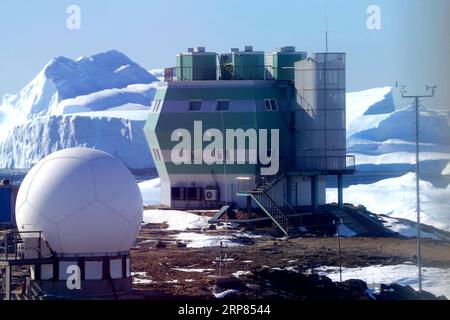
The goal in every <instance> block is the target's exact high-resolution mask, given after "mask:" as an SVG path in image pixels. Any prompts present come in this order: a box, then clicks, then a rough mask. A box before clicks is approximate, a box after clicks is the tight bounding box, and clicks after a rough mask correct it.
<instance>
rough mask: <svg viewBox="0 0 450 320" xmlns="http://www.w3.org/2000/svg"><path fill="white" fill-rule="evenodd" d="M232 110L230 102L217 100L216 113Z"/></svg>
mask: <svg viewBox="0 0 450 320" xmlns="http://www.w3.org/2000/svg"><path fill="white" fill-rule="evenodd" d="M228 110H230V100H217V102H216V111H228Z"/></svg>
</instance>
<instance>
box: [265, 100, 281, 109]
mask: <svg viewBox="0 0 450 320" xmlns="http://www.w3.org/2000/svg"><path fill="white" fill-rule="evenodd" d="M264 105H265V106H266V110H267V111H277V110H278V102H277V100H276V99H266V100H264Z"/></svg>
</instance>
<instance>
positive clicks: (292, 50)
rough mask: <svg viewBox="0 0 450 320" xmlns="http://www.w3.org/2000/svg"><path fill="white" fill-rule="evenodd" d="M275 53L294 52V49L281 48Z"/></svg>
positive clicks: (289, 47)
mask: <svg viewBox="0 0 450 320" xmlns="http://www.w3.org/2000/svg"><path fill="white" fill-rule="evenodd" d="M277 51H278V52H295V47H294V46H286V47H281V48H279V49H278V50H277Z"/></svg>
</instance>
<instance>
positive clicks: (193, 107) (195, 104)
mask: <svg viewBox="0 0 450 320" xmlns="http://www.w3.org/2000/svg"><path fill="white" fill-rule="evenodd" d="M201 110H202V102H201V101H200V100H195V101H190V102H189V111H201Z"/></svg>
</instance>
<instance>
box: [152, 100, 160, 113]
mask: <svg viewBox="0 0 450 320" xmlns="http://www.w3.org/2000/svg"><path fill="white" fill-rule="evenodd" d="M161 102H162V101H161V100H155V101H154V102H153V112H159V107H160V106H161Z"/></svg>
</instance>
